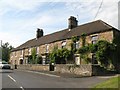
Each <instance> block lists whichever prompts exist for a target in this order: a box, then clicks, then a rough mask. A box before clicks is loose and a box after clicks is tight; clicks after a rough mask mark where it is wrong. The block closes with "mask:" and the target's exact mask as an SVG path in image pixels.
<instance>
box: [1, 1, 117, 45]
mask: <svg viewBox="0 0 120 90" xmlns="http://www.w3.org/2000/svg"><path fill="white" fill-rule="evenodd" d="M118 1H119V0H103V3H102V5H101V8H100V10H99V11H98V8H99V6H100V4H101V2H102V0H99V1H97V0H84V1H83V0H67V2H66V0H0V40H2V41H3V42H9V43H10V44H11V45H12V46H14V47H17V46H19V45H20V44H22V43H24V42H26V41H27V40H29V39H32V38H35V35H36V30H37V28H41V29H43V30H44V35H46V34H50V33H53V32H56V31H60V30H62V29H65V28H67V26H68V18H69V17H70V16H75V17H77V19H78V21H79V22H78V23H79V25H81V24H84V23H87V22H92V21H95V20H98V19H101V20H103V21H105V22H107V23H108V24H110V25H112V26H114V27H116V28H117V27H118ZM97 12H98V14H97V17H96V18H95V16H96V13H97Z"/></svg>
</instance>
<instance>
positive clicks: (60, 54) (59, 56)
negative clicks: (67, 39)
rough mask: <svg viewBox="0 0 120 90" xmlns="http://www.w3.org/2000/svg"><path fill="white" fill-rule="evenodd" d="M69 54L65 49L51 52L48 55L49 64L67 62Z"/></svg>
mask: <svg viewBox="0 0 120 90" xmlns="http://www.w3.org/2000/svg"><path fill="white" fill-rule="evenodd" d="M70 54H71V52H70V50H68V49H66V48H63V49H57V50H53V52H52V53H50V55H49V58H50V62H51V63H57V64H64V63H66V62H67V59H68V58H69V56H70Z"/></svg>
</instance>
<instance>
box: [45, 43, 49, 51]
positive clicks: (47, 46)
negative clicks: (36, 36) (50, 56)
mask: <svg viewBox="0 0 120 90" xmlns="http://www.w3.org/2000/svg"><path fill="white" fill-rule="evenodd" d="M45 47H46V53H49V44H46V45H45Z"/></svg>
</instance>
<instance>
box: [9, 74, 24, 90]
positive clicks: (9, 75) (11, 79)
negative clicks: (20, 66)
mask: <svg viewBox="0 0 120 90" xmlns="http://www.w3.org/2000/svg"><path fill="white" fill-rule="evenodd" d="M8 77H9V78H10V79H11V80H13V81H14V82H15V83H17V82H16V80H15V79H14V78H13V77H12V76H10V75H8ZM20 88H21V89H22V90H24V88H23V87H22V86H20Z"/></svg>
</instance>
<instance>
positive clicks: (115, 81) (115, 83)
mask: <svg viewBox="0 0 120 90" xmlns="http://www.w3.org/2000/svg"><path fill="white" fill-rule="evenodd" d="M118 87H119V89H118V90H120V76H117V77H113V78H110V79H108V80H107V81H104V82H102V83H99V84H97V85H95V86H94V87H93V88H92V90H96V89H97V88H106V89H107V88H108V89H110V88H118Z"/></svg>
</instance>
